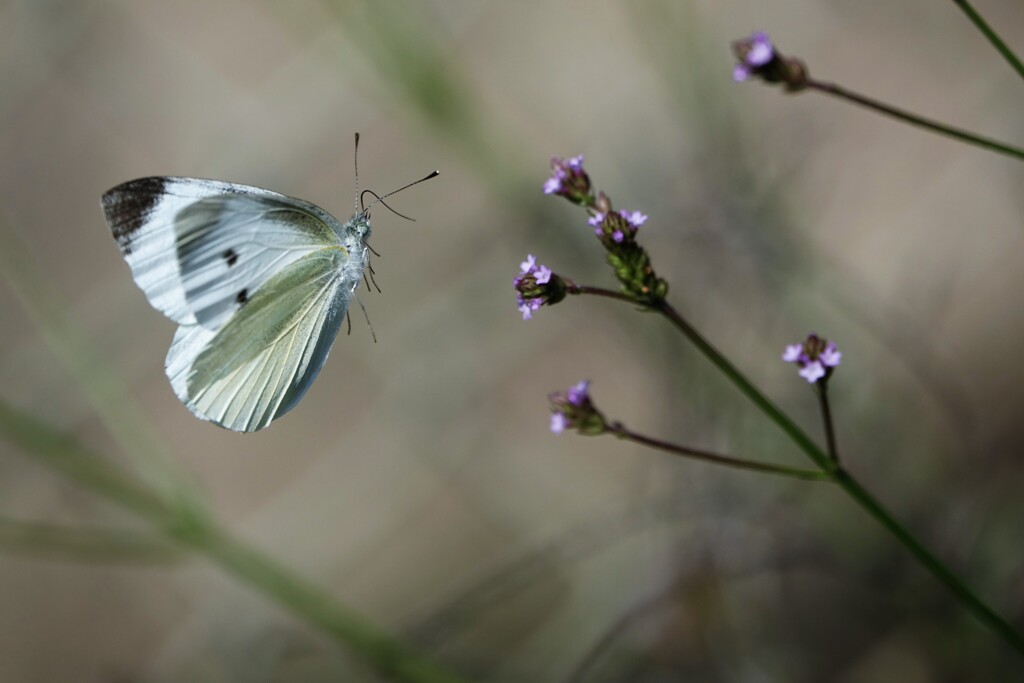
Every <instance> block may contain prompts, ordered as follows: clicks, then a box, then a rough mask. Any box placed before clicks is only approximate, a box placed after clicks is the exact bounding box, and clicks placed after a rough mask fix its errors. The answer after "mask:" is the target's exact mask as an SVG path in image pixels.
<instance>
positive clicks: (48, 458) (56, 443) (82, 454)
mask: <svg viewBox="0 0 1024 683" xmlns="http://www.w3.org/2000/svg"><path fill="white" fill-rule="evenodd" d="M0 438H3V439H4V440H6V441H7V442H8V443H10V444H11V445H13V446H15V447H16V448H19V449H20V450H22V451H24V452H25V453H26V454H27V455H30V456H32V457H33V458H35V459H36V460H38V461H40V462H41V463H42V464H44V465H46V466H48V467H51V468H52V469H55V470H57V471H58V472H61V473H62V474H64V475H65V476H67V477H69V478H70V479H72V480H74V481H76V482H78V483H79V484H82V485H83V486H85V487H87V488H89V489H91V490H93V491H95V492H96V493H99V494H101V495H103V496H105V497H107V498H109V499H110V500H112V501H114V502H116V503H118V504H120V505H122V506H124V507H127V508H129V509H131V510H133V511H134V512H136V513H138V514H141V515H143V516H144V517H146V518H147V519H149V520H151V521H153V520H156V521H166V520H169V519H171V515H170V514H169V508H167V506H165V505H164V504H163V502H162V501H160V499H159V498H158V497H157V496H156V495H155V494H154V493H153V492H152V491H150V490H149V489H147V488H146V487H145V486H144V485H142V484H140V483H139V482H137V481H135V480H134V479H132V478H131V477H130V476H129V475H127V474H126V473H125V472H123V471H122V470H121V469H120V468H118V467H117V466H116V465H114V464H113V463H111V461H110V460H109V459H108V458H105V457H103V456H102V455H101V454H99V453H97V452H95V451H92V450H90V449H88V448H85V447H84V446H82V445H81V444H80V443H78V442H77V441H76V440H74V439H73V438H71V437H70V436H67V435H65V434H61V433H60V432H59V431H58V430H56V429H54V428H53V427H52V426H50V425H48V424H46V423H44V422H42V421H40V420H37V419H36V418H34V417H30V416H28V415H26V414H24V413H22V412H19V411H18V410H16V409H15V408H13V407H12V406H11V405H10V404H9V403H7V402H6V401H4V400H3V399H0Z"/></svg>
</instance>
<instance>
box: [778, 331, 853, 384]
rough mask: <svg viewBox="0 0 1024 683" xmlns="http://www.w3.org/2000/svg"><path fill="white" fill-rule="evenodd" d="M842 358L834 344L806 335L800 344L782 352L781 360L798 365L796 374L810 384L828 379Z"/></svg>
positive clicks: (790, 346) (788, 347) (789, 346)
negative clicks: (798, 369)
mask: <svg viewBox="0 0 1024 683" xmlns="http://www.w3.org/2000/svg"><path fill="white" fill-rule="evenodd" d="M842 357H843V354H842V353H841V352H840V351H839V350H838V349H837V348H836V345H835V342H830V341H828V340H826V339H822V338H821V337H819V336H818V335H816V334H811V335H808V336H807V339H806V341H804V342H803V343H802V344H789V345H788V346H786V350H785V351H783V352H782V360H784V361H786V362H787V363H796V364H797V365H799V366H800V371H799V373H798V374H799V375H800V376H801V377H803V378H804V379H806V380H807V381H808V382H810V383H811V384H814V383H815V382H817V381H818V380H820V379H822V378H824V379H828V377H829V376H830V375H831V374H832V370H833V369H834V368H836V367H837V366H838V365H839V362H840V360H842Z"/></svg>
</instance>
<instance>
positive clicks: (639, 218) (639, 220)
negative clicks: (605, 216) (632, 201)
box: [619, 211, 647, 228]
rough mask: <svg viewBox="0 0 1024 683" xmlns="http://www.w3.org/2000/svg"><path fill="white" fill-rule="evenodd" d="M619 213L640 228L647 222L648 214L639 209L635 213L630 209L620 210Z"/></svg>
mask: <svg viewBox="0 0 1024 683" xmlns="http://www.w3.org/2000/svg"><path fill="white" fill-rule="evenodd" d="M619 215H620V216H622V217H623V218H625V219H626V221H627V222H628V223H629V224H630V225H632V226H633V227H634V228H639V227H640V226H641V225H643V224H644V223H646V222H647V216H645V215H644V214H642V213H640V212H639V211H634V212H633V213H630V212H628V211H620V212H619Z"/></svg>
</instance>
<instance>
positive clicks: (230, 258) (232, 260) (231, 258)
mask: <svg viewBox="0 0 1024 683" xmlns="http://www.w3.org/2000/svg"><path fill="white" fill-rule="evenodd" d="M221 256H223V257H224V260H225V261H227V262H228V265H229V266H233V265H235V264H236V263H238V252H236V251H235V250H234V249H228V250H227V251H225V252H224V253H223V254H221Z"/></svg>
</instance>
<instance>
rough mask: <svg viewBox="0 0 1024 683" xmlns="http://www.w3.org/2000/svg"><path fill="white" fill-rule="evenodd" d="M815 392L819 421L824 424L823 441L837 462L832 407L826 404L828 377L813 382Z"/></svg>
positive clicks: (837, 450) (837, 454)
mask: <svg viewBox="0 0 1024 683" xmlns="http://www.w3.org/2000/svg"><path fill="white" fill-rule="evenodd" d="M814 387H815V389H817V391H816V392H815V393H817V394H818V404H819V405H820V406H821V421H822V422H823V423H824V424H825V443H826V444H827V446H828V454H829V456H830V457H831V458H832V459H833V460H835V461H836V462H839V449H838V448H836V433H835V429H834V428H833V427H832V409H831V408H830V407H829V405H828V378H827V377H823V378H821V379H820V380H818V381H817V382H815V383H814Z"/></svg>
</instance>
